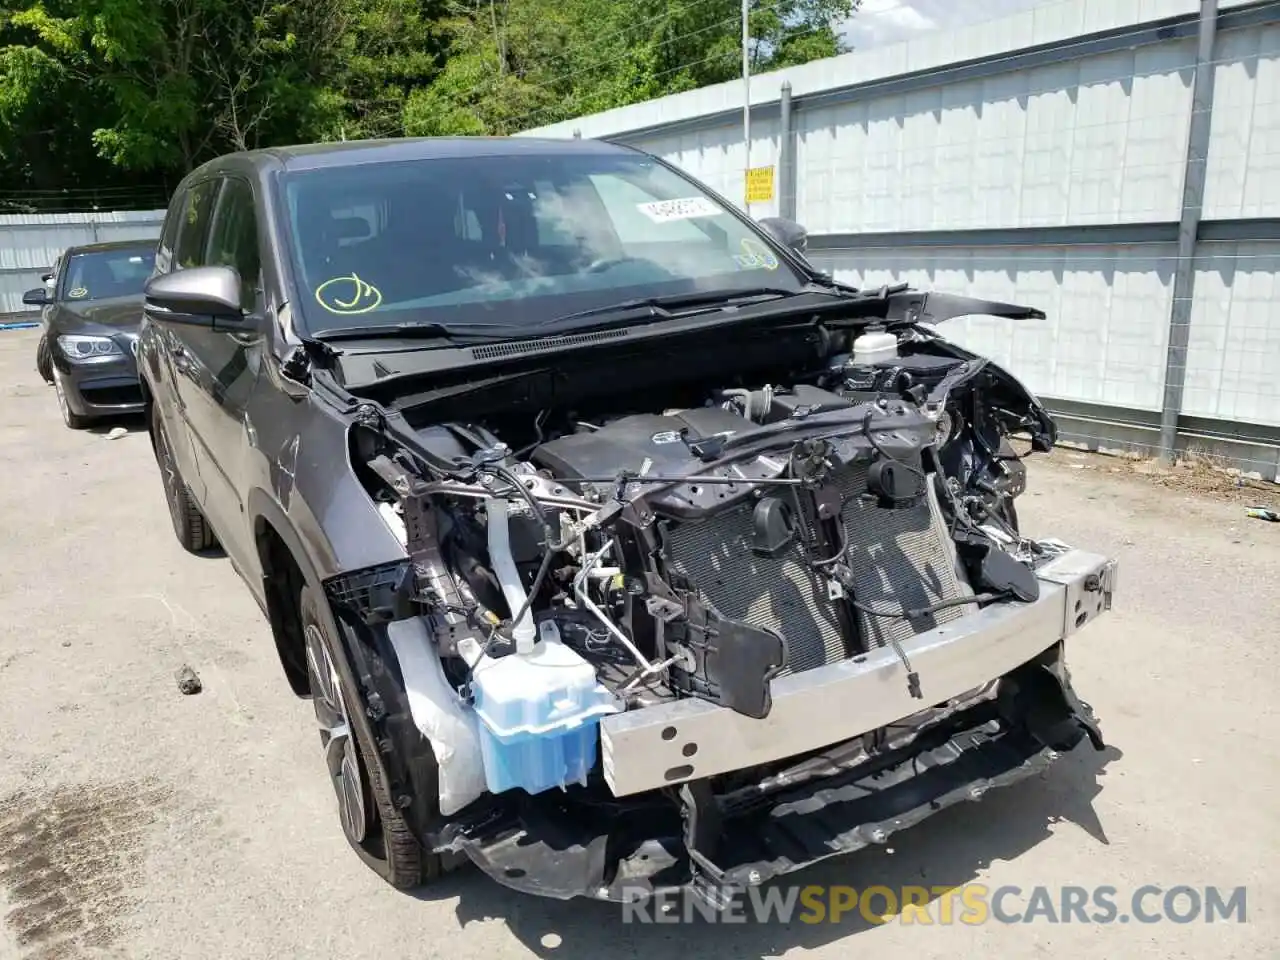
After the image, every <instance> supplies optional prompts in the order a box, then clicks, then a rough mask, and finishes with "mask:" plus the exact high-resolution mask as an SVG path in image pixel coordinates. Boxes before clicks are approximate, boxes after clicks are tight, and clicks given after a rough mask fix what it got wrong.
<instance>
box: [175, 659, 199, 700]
mask: <svg viewBox="0 0 1280 960" xmlns="http://www.w3.org/2000/svg"><path fill="white" fill-rule="evenodd" d="M173 676H174V679H175V680H177V681H178V691H179V692H180V693H182V694H184V695H185V696H188V697H189V696H191V695H192V694H195V693H199V692H200V691H201V690H203V689H204V685H203V684H202V683H201V682H200V678H199V677H198V676H196V672H195V671H194V670H192V669H191V668H190V667H188V666H187V665H186V664H185V663H184V664H183V665H182V667H181V668H180V669H179V670H178V672H177V673H175V674H174V675H173Z"/></svg>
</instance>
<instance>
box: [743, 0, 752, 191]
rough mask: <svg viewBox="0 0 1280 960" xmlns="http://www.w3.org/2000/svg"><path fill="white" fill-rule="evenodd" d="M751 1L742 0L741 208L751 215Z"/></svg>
mask: <svg viewBox="0 0 1280 960" xmlns="http://www.w3.org/2000/svg"><path fill="white" fill-rule="evenodd" d="M750 175H751V0H742V207H743V209H744V210H746V212H747V213H748V214H749V213H751V201H750V199H748V198H749V196H750V194H749V192H748V187H747V178H748V177H750Z"/></svg>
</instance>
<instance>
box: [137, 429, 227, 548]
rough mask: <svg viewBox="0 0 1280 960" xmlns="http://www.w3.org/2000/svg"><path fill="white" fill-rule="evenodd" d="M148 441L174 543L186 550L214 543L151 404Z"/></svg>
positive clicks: (210, 545) (211, 530)
mask: <svg viewBox="0 0 1280 960" xmlns="http://www.w3.org/2000/svg"><path fill="white" fill-rule="evenodd" d="M151 442H152V448H153V449H154V451H155V455H156V463H157V464H158V465H159V467H160V481H161V483H163V484H164V499H165V503H166V504H167V505H168V507H169V519H170V521H171V522H172V523H173V533H174V535H175V536H176V537H177V538H178V542H179V543H180V544H182V548H183V549H184V550H186V551H188V552H190V553H201V552H203V551H205V550H209V549H212V548H213V547H215V546H217V544H218V538H217V537H215V536H214V535H213V529H212V528H211V527H210V526H209V521H208V520H206V519H205V516H204V514H203V513H201V512H200V508H199V507H198V506H197V505H196V501H195V497H193V496H192V495H191V489H190V488H189V487H188V486H187V483H186V481H185V480H183V479H182V474H181V473H180V472H179V470H178V462H177V460H176V459H175V458H174V456H173V448H172V447H171V446H170V445H169V434H168V432H167V431H166V430H165V426H164V418H163V417H161V416H160V408H159V407H158V406H156V405H155V404H152V406H151Z"/></svg>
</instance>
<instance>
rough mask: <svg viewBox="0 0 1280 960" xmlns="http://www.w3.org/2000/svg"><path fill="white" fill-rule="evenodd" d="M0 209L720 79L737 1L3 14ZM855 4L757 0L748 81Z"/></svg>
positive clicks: (239, 2)
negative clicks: (242, 156) (27, 197)
mask: <svg viewBox="0 0 1280 960" xmlns="http://www.w3.org/2000/svg"><path fill="white" fill-rule="evenodd" d="M6 2H7V3H8V5H7V6H0V205H3V204H4V203H5V202H9V203H10V204H11V203H12V197H13V195H14V194H15V192H20V191H22V190H27V191H30V192H31V193H32V194H33V195H35V194H36V193H37V192H38V191H41V190H49V191H55V190H60V189H63V188H69V189H77V188H87V187H90V186H92V187H94V188H96V189H104V190H110V189H118V188H122V187H127V186H128V185H138V184H143V183H152V184H155V183H162V182H164V183H169V184H172V183H173V182H175V181H176V180H177V179H178V178H179V177H181V176H182V175H183V174H185V173H186V172H187V171H188V170H190V169H191V168H192V167H194V166H195V165H197V164H199V163H201V162H202V161H204V160H206V159H208V158H210V157H213V156H216V155H218V154H220V153H223V152H226V151H229V150H241V149H249V148H254V147H259V146H264V145H279V144H286V143H296V142H306V141H311V140H324V139H356V138H365V137H389V136H400V135H403V134H405V133H408V134H414V135H423V134H506V133H513V132H516V131H519V130H522V129H527V128H529V127H534V126H539V125H542V124H546V123H551V122H554V121H557V120H563V119H566V118H570V117H574V116H581V115H584V114H588V113H594V112H597V111H601V110H608V109H611V108H614V107H619V106H624V105H626V104H630V103H635V102H637V101H641V100H647V99H650V98H653V97H660V96H663V95H664V94H668V93H674V92H678V91H681V90H688V89H693V88H695V87H700V86H703V85H706V84H711V83H718V82H722V81H725V80H732V79H734V78H736V77H737V76H738V73H739V70H740V59H741V47H740V44H741V25H740V22H739V16H740V0H625V2H624V0H0V4H5V3H6ZM857 5H858V0H753V6H752V11H751V15H750V20H751V22H750V25H751V37H752V41H751V50H750V56H751V61H752V69H753V70H755V71H763V70H770V69H774V68H777V67H781V66H786V65H789V64H795V63H802V62H805V61H807V60H812V59H814V58H817V57H824V56H830V55H832V54H835V53H838V52H840V51H841V49H842V48H841V45H840V41H839V38H838V35H837V33H836V27H837V25H838V24H839V22H840V21H842V20H843V19H845V18H846V17H848V16H849V15H850V14H851V13H852V12H853V10H854V9H855V8H856V7H857Z"/></svg>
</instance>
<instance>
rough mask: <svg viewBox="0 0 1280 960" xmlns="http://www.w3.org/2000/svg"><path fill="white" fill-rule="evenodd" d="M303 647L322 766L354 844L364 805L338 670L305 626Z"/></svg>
mask: <svg viewBox="0 0 1280 960" xmlns="http://www.w3.org/2000/svg"><path fill="white" fill-rule="evenodd" d="M304 635H305V637H306V644H307V673H308V675H309V676H310V678H311V702H312V705H313V706H314V708H315V712H316V721H317V723H318V724H319V726H320V743H321V745H322V749H323V750H324V759H325V765H326V766H327V767H328V768H329V776H330V778H332V780H333V786H334V791H335V793H336V794H337V796H338V815H339V817H340V819H341V820H342V828H343V830H345V831H346V833H347V836H348V837H350V838H351V840H352V841H354V842H355V843H360V842H362V841H363V840H364V839H365V836H366V834H367V833H368V824H369V817H368V806H367V804H366V802H365V797H366V795H367V794H366V790H365V783H364V777H363V776H362V775H361V772H360V757H359V754H358V753H357V751H356V743H355V737H354V735H353V733H352V730H351V723H350V719H349V717H348V715H347V705H346V700H345V699H344V697H343V696H342V685H341V683H340V681H339V680H338V671H337V669H336V668H335V667H334V665H333V660H332V658H331V657H330V655H329V650H328V647H327V646H326V645H325V642H324V635H323V634H322V633H321V631H320V628H319V627H318V626H317V625H315V624H313V623H309V624H307V626H306V630H305V631H304Z"/></svg>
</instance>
